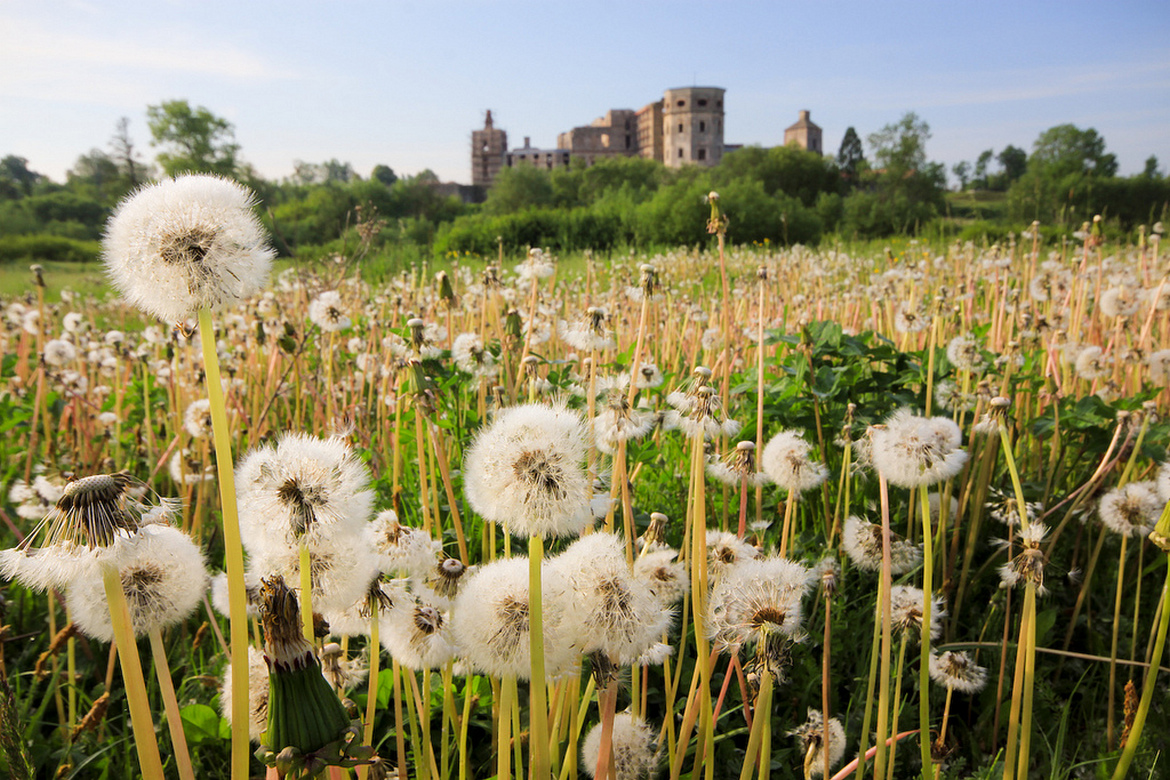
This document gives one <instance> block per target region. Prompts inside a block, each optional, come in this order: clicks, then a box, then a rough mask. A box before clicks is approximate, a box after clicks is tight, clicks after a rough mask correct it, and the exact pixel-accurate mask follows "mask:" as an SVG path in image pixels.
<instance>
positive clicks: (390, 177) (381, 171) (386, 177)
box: [370, 163, 398, 187]
mask: <svg viewBox="0 0 1170 780" xmlns="http://www.w3.org/2000/svg"><path fill="white" fill-rule="evenodd" d="M370 178H372V179H377V180H378V181H380V182H382V184H383V185H385V186H387V187H392V186H394V182H396V181H398V174H396V173H395V172H394V169H393V168H391V167H390V166H389V165H382V164H380V163H379V164H378V165H375V166H374V170H373V171H371V172H370Z"/></svg>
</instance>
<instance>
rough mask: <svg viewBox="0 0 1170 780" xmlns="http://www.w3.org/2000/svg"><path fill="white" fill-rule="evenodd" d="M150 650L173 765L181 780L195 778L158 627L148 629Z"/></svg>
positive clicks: (169, 668)
mask: <svg viewBox="0 0 1170 780" xmlns="http://www.w3.org/2000/svg"><path fill="white" fill-rule="evenodd" d="M150 652H151V655H152V656H153V657H154V673H155V676H156V677H158V687H159V690H160V691H161V692H162V697H163V708H164V709H165V711H166V714H167V729H168V730H169V731H170V733H171V747H173V748H174V750H175V765H176V766H177V767H178V770H179V777H180V778H181V780H195V772H194V770H192V768H191V754H190V752H189V751H188V750H187V735H186V734H184V733H183V719H182V717H180V715H179V701H178V699H177V698H176V697H175V684H174V683H173V682H172V681H171V667H170V664H168V663H167V651H166V647H164V646H163V641H162V634H160V633H159V630H158V628H152V629H151V630H150Z"/></svg>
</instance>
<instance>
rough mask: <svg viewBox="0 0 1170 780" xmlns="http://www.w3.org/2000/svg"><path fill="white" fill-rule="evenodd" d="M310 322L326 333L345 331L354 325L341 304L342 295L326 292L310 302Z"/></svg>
mask: <svg viewBox="0 0 1170 780" xmlns="http://www.w3.org/2000/svg"><path fill="white" fill-rule="evenodd" d="M309 320H310V321H312V323H313V324H314V325H316V326H317V327H318V328H320V329H321V330H323V331H325V332H326V333H330V332H333V331H340V330H345V329H346V328H348V327H350V326H351V325H353V320H352V319H350V317H349V315H348V314H347V313H346V308H345V305H344V304H343V303H342V302H341V293H339V292H338V291H337V290H326V291H325V292H323V293H321V294H320V295H318V296H317V297H316V298H314V299H313V300H311V301H309Z"/></svg>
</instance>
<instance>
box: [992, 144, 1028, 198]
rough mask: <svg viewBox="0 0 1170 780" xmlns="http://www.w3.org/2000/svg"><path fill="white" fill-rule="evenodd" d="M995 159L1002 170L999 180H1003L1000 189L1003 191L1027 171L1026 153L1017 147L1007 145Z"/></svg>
mask: <svg viewBox="0 0 1170 780" xmlns="http://www.w3.org/2000/svg"><path fill="white" fill-rule="evenodd" d="M995 159H996V161H997V162H998V163H999V165H1000V167H1001V168H1002V170H1001V171H1000V178H1002V179H1003V184H1002V189H1005V190H1006V189H1007V188H1008V187H1010V186H1011V184H1012V182H1014V181H1015V180H1016V179H1018V178H1020V177H1021V176H1023V175H1024V171H1026V170H1027V169H1028V153H1027V152H1025V151H1024V150H1023V149H1021V148H1020V147H1018V146H1012V145H1011V144H1008V145H1007V146H1005V147H1004V148H1003V151H1002V152H1000V153H999V154H998V155H996V157H995Z"/></svg>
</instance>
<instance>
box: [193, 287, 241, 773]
mask: <svg viewBox="0 0 1170 780" xmlns="http://www.w3.org/2000/svg"><path fill="white" fill-rule="evenodd" d="M199 337H200V341H201V343H202V346H203V372H204V376H205V377H206V382H207V398H208V400H209V401H210V402H211V428H212V432H213V434H214V437H215V466H216V472H217V475H218V477H219V497H220V504H221V509H222V513H223V546H224V558H225V559H226V563H227V580H228V601H229V610H228V625H229V629H230V632H231V647H232V668H233V669H236V670H243V671H242V672H241V673H239V674H233V675H232V780H247V777H248V759H249V757H250V756H251V743H250V741H249V738H248V674H247V669H248V614H247V594H246V586H245V584H244V546H243V543H242V542H241V540H240V521H239V516H238V509H237V506H236V481H235V473H234V471H233V468H234V466H233V463H234V461H233V460H232V442H231V435H230V433H229V431H228V421H227V407H226V406H225V404H224V400H223V385H222V384H221V383H220V375H219V356H218V354H217V353H216V351H215V327H214V325H213V324H212V322H211V311H210V310H209V309H200V310H199Z"/></svg>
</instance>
